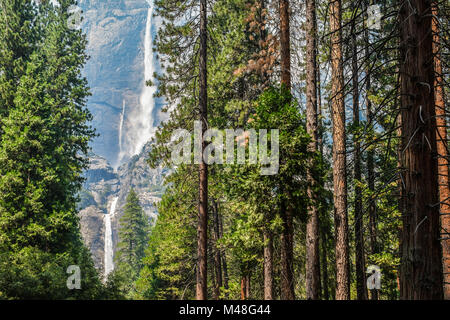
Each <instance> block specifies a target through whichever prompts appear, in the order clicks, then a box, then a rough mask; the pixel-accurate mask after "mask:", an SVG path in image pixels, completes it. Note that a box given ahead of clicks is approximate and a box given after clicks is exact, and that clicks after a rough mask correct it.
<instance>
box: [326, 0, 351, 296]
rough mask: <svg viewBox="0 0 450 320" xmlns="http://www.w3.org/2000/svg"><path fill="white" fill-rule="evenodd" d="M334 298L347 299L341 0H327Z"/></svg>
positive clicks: (346, 222) (346, 220) (347, 271)
mask: <svg viewBox="0 0 450 320" xmlns="http://www.w3.org/2000/svg"><path fill="white" fill-rule="evenodd" d="M330 31H331V33H332V34H331V66H332V79H331V81H332V88H331V90H332V99H331V104H332V120H333V185H334V223H335V233H336V299H337V300H348V299H350V270H349V247H348V217H347V177H346V166H347V164H346V146H345V105H344V75H343V65H342V34H341V1H340V0H331V1H330Z"/></svg>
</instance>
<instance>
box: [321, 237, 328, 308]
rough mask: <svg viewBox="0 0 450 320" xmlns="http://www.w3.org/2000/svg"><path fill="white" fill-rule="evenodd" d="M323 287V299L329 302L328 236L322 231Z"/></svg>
mask: <svg viewBox="0 0 450 320" xmlns="http://www.w3.org/2000/svg"><path fill="white" fill-rule="evenodd" d="M321 238H322V264H321V265H322V284H323V285H322V287H323V299H324V300H329V299H330V296H329V293H328V292H329V291H328V261H327V234H326V232H323V231H322V237H321Z"/></svg>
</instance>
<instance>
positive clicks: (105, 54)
mask: <svg viewBox="0 0 450 320" xmlns="http://www.w3.org/2000/svg"><path fill="white" fill-rule="evenodd" d="M151 5H152V1H150V0H149V1H147V0H113V1H111V0H85V1H81V3H80V6H81V7H82V10H83V18H84V20H83V24H82V29H83V31H84V32H85V33H86V35H87V40H88V48H87V53H88V55H89V56H90V59H89V61H88V63H87V65H86V67H85V70H84V72H85V76H86V78H87V79H88V81H89V86H90V88H91V92H92V96H91V97H90V98H89V100H88V108H89V110H90V111H91V112H92V114H93V116H94V120H93V123H92V125H93V126H94V127H95V128H96V129H97V132H98V133H99V137H97V138H96V139H95V140H94V141H93V144H92V148H93V152H94V153H95V154H97V155H99V156H101V157H104V158H105V159H107V160H108V161H109V162H110V163H111V164H112V166H113V167H114V168H117V167H118V166H119V165H120V164H122V163H123V162H125V161H127V160H129V158H130V157H131V156H132V155H133V154H136V153H138V152H139V151H140V150H138V151H137V152H133V150H134V148H133V147H134V146H133V144H135V143H136V140H139V137H140V136H141V135H142V134H145V133H144V132H142V131H143V130H146V129H148V128H144V127H143V126H142V123H141V120H142V117H143V110H142V105H143V103H144V104H145V103H148V102H149V101H148V100H149V99H148V97H147V98H146V100H147V101H141V97H143V94H144V91H145V81H147V80H152V79H150V77H151V75H148V74H147V75H146V74H145V73H146V69H147V70H148V69H150V70H153V71H158V70H159V67H158V63H157V60H156V59H155V58H154V55H153V51H152V48H151V46H150V47H147V48H146V45H145V44H146V37H147V36H149V37H148V38H147V39H149V40H150V44H151V43H152V41H151V39H152V38H153V36H154V35H155V33H156V29H157V25H156V23H157V18H156V17H152V15H150V16H149V9H150V8H151ZM147 43H148V42H147ZM146 50H147V52H146ZM149 51H151V52H149ZM146 56H147V57H148V56H150V57H151V61H150V62H151V64H152V67H153V68H148V67H147V68H146V63H145V62H146V60H145V58H146ZM152 100H153V99H152ZM153 102H154V104H155V107H154V108H153V110H150V111H151V119H148V122H149V123H148V125H150V126H151V127H155V126H156V125H157V124H158V122H159V110H160V109H161V108H160V106H161V103H162V101H161V100H160V99H154V101H153ZM145 120H147V119H145ZM150 122H151V123H150ZM141 147H142V145H141ZM121 149H122V150H121Z"/></svg>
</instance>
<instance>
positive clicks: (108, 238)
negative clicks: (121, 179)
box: [103, 197, 119, 278]
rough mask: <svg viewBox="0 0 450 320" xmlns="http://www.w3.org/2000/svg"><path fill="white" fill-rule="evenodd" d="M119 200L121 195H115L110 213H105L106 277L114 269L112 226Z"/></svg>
mask: <svg viewBox="0 0 450 320" xmlns="http://www.w3.org/2000/svg"><path fill="white" fill-rule="evenodd" d="M117 200H119V197H115V198H114V199H113V200H112V201H111V206H110V207H109V212H108V214H105V217H104V218H103V219H104V223H105V250H104V251H105V271H104V276H105V278H106V277H107V276H108V274H109V273H110V272H111V271H113V270H114V261H113V257H114V247H113V238H112V227H111V218H112V217H114V214H115V212H116V206H117Z"/></svg>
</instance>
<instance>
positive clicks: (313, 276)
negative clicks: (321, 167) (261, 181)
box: [306, 0, 320, 300]
mask: <svg viewBox="0 0 450 320" xmlns="http://www.w3.org/2000/svg"><path fill="white" fill-rule="evenodd" d="M316 37H317V30H316V2H315V0H307V1H306V130H307V132H308V134H309V135H310V136H311V137H312V139H311V142H310V143H309V145H308V150H309V151H310V152H313V153H316V152H317V149H318V143H317V137H318V127H317V78H316V75H317V63H316V52H317V50H316ZM314 167H315V166H314V161H313V160H312V159H311V161H310V163H309V168H308V171H307V179H308V188H307V194H308V198H309V199H311V200H312V203H311V204H310V205H309V207H308V221H307V223H306V298H307V299H313V300H317V299H319V297H320V256H319V210H318V208H317V200H318V199H317V195H316V194H315V191H314V190H317V179H316V176H315V174H314Z"/></svg>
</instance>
